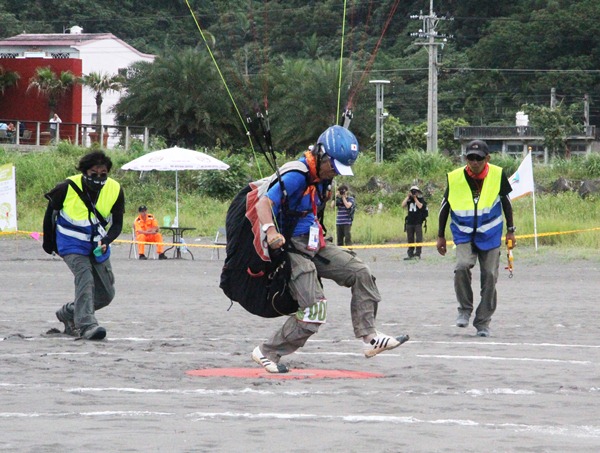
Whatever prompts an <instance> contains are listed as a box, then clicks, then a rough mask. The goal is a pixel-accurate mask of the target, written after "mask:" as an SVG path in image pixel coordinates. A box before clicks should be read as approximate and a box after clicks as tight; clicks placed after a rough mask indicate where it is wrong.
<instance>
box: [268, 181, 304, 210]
mask: <svg viewBox="0 0 600 453" xmlns="http://www.w3.org/2000/svg"><path fill="white" fill-rule="evenodd" d="M281 180H282V181H283V184H284V186H285V190H286V192H287V196H288V203H290V204H291V205H295V204H296V203H297V201H298V200H299V199H300V198H301V197H302V195H303V194H304V192H305V190H306V187H307V186H306V177H305V175H304V173H301V172H298V171H290V172H288V173H286V174H284V175H283V176H282V177H281ZM267 197H269V199H270V200H271V201H272V202H273V213H274V214H275V215H276V216H277V215H279V212H280V211H281V201H282V199H283V195H282V193H281V185H280V184H279V182H276V183H275V184H274V185H273V187H271V188H270V189H269V190H268V192H267Z"/></svg>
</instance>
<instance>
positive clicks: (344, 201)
mask: <svg viewBox="0 0 600 453" xmlns="http://www.w3.org/2000/svg"><path fill="white" fill-rule="evenodd" d="M331 205H332V206H331V207H334V206H335V207H336V208H337V216H336V221H335V225H336V231H337V245H338V246H344V245H346V246H349V245H352V233H351V231H350V230H351V229H352V222H353V221H354V211H355V209H356V203H355V201H354V197H351V196H350V194H349V193H348V186H346V185H345V184H342V185H341V186H340V187H339V188H338V193H337V195H336V197H335V201H333V202H332V203H331Z"/></svg>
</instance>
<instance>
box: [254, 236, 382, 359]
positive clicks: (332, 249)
mask: <svg viewBox="0 0 600 453" xmlns="http://www.w3.org/2000/svg"><path fill="white" fill-rule="evenodd" d="M307 242H308V238H307V237H306V236H300V237H295V238H292V243H293V244H294V246H295V247H296V249H297V250H301V251H303V252H304V253H306V254H307V255H308V256H306V255H302V254H299V253H290V254H289V256H290V259H291V264H292V277H291V281H290V289H291V292H292V295H293V296H294V298H295V299H296V300H297V301H298V304H299V305H300V310H303V309H304V308H307V307H310V306H312V305H315V304H316V303H318V302H319V301H321V300H322V299H324V298H325V295H324V293H323V288H322V287H321V284H320V283H319V280H318V278H319V277H320V278H326V279H329V280H333V281H335V282H336V283H337V284H338V285H340V286H345V287H347V288H351V292H352V297H351V299H350V316H351V318H352V326H353V328H354V335H355V336H356V337H357V338H360V337H363V336H365V335H370V334H373V333H375V331H376V330H375V316H376V314H377V304H378V303H379V301H380V300H381V296H380V294H379V290H378V289H377V285H376V284H375V278H374V277H373V276H372V275H371V270H370V269H369V267H368V266H367V265H366V264H365V263H363V262H362V261H361V260H360V259H359V258H357V257H356V256H355V255H354V253H352V252H349V251H347V250H344V249H341V248H340V247H338V246H336V245H334V244H331V243H329V242H328V243H327V246H326V247H324V248H322V249H320V250H319V251H318V253H317V254H316V256H315V254H314V252H309V251H306V243H307ZM319 257H321V258H323V259H324V260H322V259H320V258H319ZM325 260H326V261H325ZM319 325H320V324H318V323H313V322H304V321H301V320H300V319H299V318H298V317H297V316H295V315H293V316H290V317H288V319H287V320H286V322H285V323H284V325H283V326H282V327H281V329H279V330H278V331H277V332H275V334H274V335H273V336H272V337H271V338H270V339H269V340H267V341H266V342H265V343H263V344H262V345H261V347H260V349H261V351H262V353H263V354H264V355H265V356H266V357H268V358H269V359H270V360H272V361H273V362H279V359H280V358H281V357H282V356H284V355H287V354H291V353H293V352H294V351H296V350H297V349H299V348H301V347H302V346H304V344H305V343H306V341H307V340H308V338H309V337H310V336H311V335H313V334H315V333H317V331H318V330H319Z"/></svg>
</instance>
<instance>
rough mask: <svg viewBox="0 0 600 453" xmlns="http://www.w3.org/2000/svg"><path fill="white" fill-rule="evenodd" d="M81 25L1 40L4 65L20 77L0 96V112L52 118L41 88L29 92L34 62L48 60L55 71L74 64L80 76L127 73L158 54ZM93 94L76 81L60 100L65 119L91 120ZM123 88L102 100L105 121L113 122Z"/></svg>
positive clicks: (0, 59) (11, 116)
mask: <svg viewBox="0 0 600 453" xmlns="http://www.w3.org/2000/svg"><path fill="white" fill-rule="evenodd" d="M82 31H83V29H82V28H81V27H77V26H75V27H71V29H70V33H65V34H58V33H53V34H20V35H17V36H13V37H11V38H8V39H4V40H0V66H2V67H3V68H4V69H5V70H10V71H16V72H18V73H19V74H20V76H21V78H20V80H19V82H18V85H17V86H16V87H11V88H9V89H7V90H6V92H5V94H4V96H0V118H6V119H18V120H19V121H48V119H49V118H50V116H49V115H50V112H49V109H48V105H47V102H45V100H43V98H40V97H38V95H37V93H35V92H31V91H30V92H29V93H27V92H26V91H27V86H28V84H29V79H30V78H31V77H32V76H33V75H34V73H35V70H36V68H38V67H47V66H50V67H51V68H52V69H53V70H54V71H55V72H57V73H60V72H61V71H66V70H70V71H72V72H73V73H74V74H75V75H77V76H81V75H83V74H89V73H90V72H104V73H107V74H109V75H115V74H118V73H121V74H124V72H125V70H126V68H127V67H128V66H129V65H130V64H131V63H134V62H137V61H148V62H151V61H153V60H154V55H149V54H145V53H142V52H139V51H137V50H136V49H134V48H133V47H131V46H130V45H129V44H127V43H125V42H124V41H122V40H120V39H119V38H117V37H116V36H114V35H113V34H111V33H82ZM94 96H95V94H94V93H93V92H92V91H91V90H90V89H88V88H85V87H81V86H77V87H75V88H74V89H73V90H71V92H70V93H69V94H68V96H67V97H66V98H64V99H62V101H61V102H60V103H59V105H58V107H57V113H58V114H59V116H60V117H61V119H62V121H63V122H71V123H86V124H93V123H95V120H96V101H95V97H94ZM119 97H120V93H116V92H108V93H106V94H105V95H104V101H103V103H102V123H103V124H106V125H112V124H114V114H113V113H111V112H110V109H111V108H112V107H113V106H114V105H115V104H116V103H117V101H118V100H119Z"/></svg>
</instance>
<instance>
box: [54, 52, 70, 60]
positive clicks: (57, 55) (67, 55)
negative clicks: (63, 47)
mask: <svg viewBox="0 0 600 453" xmlns="http://www.w3.org/2000/svg"><path fill="white" fill-rule="evenodd" d="M50 55H51V56H52V58H56V59H61V58H71V54H70V53H68V52H52V53H51V54H50Z"/></svg>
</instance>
